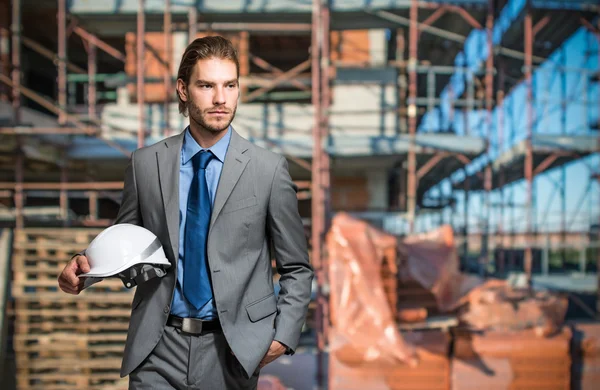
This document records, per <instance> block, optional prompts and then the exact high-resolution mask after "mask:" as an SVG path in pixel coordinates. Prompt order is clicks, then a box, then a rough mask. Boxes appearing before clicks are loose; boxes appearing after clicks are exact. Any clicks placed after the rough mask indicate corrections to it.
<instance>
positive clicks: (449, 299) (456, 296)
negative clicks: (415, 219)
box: [398, 225, 482, 312]
mask: <svg viewBox="0 0 600 390" xmlns="http://www.w3.org/2000/svg"><path fill="white" fill-rule="evenodd" d="M398 249H399V253H400V265H399V268H398V273H399V277H400V281H402V282H405V283H408V282H410V281H416V282H418V283H419V285H421V286H422V287H423V288H425V289H427V290H429V291H430V292H431V293H432V294H433V296H434V297H435V300H436V303H437V307H438V309H439V311H441V312H448V311H451V310H454V309H456V308H457V307H458V306H459V305H460V304H461V303H462V301H461V298H463V297H464V296H465V295H466V294H467V293H468V292H469V291H470V290H471V289H473V288H474V287H475V286H478V285H479V284H481V282H482V280H481V278H479V277H476V276H472V275H466V274H462V273H461V272H460V270H459V260H458V254H457V252H456V247H455V243H454V233H453V231H452V227H451V226H449V225H444V226H441V227H440V228H438V229H436V230H433V231H431V232H427V233H422V234H415V235H412V236H409V237H406V238H405V239H404V240H402V241H401V242H400V243H399V245H398Z"/></svg>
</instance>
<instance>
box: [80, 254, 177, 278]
mask: <svg viewBox="0 0 600 390" xmlns="http://www.w3.org/2000/svg"><path fill="white" fill-rule="evenodd" d="M142 263H143V264H156V265H166V266H167V267H169V266H171V262H169V260H168V259H167V258H163V259H160V260H158V261H152V262H140V263H137V262H132V263H127V264H124V265H122V266H121V267H119V268H117V269H116V270H112V271H109V272H93V271H90V272H88V273H85V274H81V275H79V277H80V278H86V277H96V278H106V277H109V276H114V275H117V274H118V273H121V272H123V271H125V270H126V269H127V268H129V267H132V266H134V265H136V264H142Z"/></svg>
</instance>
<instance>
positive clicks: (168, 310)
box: [163, 305, 171, 314]
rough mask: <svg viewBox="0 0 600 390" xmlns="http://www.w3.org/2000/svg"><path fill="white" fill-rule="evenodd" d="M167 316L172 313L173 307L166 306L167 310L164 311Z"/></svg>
mask: <svg viewBox="0 0 600 390" xmlns="http://www.w3.org/2000/svg"><path fill="white" fill-rule="evenodd" d="M163 311H164V312H165V314H168V313H169V312H170V311H171V307H170V306H169V305H167V306H165V310H163Z"/></svg>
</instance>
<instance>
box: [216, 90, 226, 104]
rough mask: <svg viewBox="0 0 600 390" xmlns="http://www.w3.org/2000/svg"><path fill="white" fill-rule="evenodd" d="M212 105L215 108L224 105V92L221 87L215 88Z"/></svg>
mask: <svg viewBox="0 0 600 390" xmlns="http://www.w3.org/2000/svg"><path fill="white" fill-rule="evenodd" d="M213 104H214V105H215V106H218V105H223V104H225V91H224V90H223V88H222V87H217V88H215V94H214V96H213Z"/></svg>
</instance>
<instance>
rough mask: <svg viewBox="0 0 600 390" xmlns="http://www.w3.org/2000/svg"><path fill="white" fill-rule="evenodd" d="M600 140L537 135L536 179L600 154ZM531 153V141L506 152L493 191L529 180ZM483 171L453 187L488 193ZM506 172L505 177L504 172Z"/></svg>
mask: <svg viewBox="0 0 600 390" xmlns="http://www.w3.org/2000/svg"><path fill="white" fill-rule="evenodd" d="M597 145H598V137H597V136H596V135H551V134H534V135H533V136H532V140H531V146H532V151H533V174H534V176H535V175H537V174H540V173H542V172H545V171H548V170H550V169H553V168H557V167H560V166H563V165H565V164H568V163H571V162H573V161H575V160H578V159H580V158H582V157H585V156H588V155H590V154H592V153H596V152H597V150H598V146H597ZM526 154H527V141H526V140H522V141H520V142H518V143H516V144H515V145H514V146H513V147H512V148H510V149H509V150H507V151H505V152H504V153H502V154H501V155H500V156H499V157H498V158H497V159H495V160H494V161H493V162H492V163H491V165H492V189H497V188H500V187H502V186H503V185H506V184H510V183H513V182H515V181H518V180H522V179H524V178H525V156H526ZM482 171H483V169H482V170H480V171H478V172H477V173H475V174H472V175H470V176H468V178H467V180H468V183H465V182H464V180H462V181H459V182H455V183H454V184H453V187H454V188H455V189H458V190H463V189H465V186H466V185H468V188H469V190H470V191H481V190H484V180H483V175H482V174H481V173H482ZM501 171H502V172H503V175H504V177H503V178H502V177H501V175H500V172H501Z"/></svg>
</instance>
